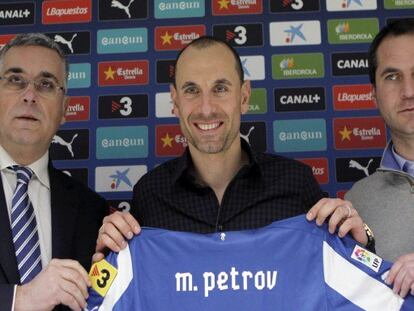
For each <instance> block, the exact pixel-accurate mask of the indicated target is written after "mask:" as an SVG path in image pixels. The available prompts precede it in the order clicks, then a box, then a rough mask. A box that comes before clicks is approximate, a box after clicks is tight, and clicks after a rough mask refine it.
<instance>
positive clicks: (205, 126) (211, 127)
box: [194, 122, 223, 131]
mask: <svg viewBox="0 0 414 311" xmlns="http://www.w3.org/2000/svg"><path fill="white" fill-rule="evenodd" d="M194 124H195V126H196V127H197V128H198V129H200V130H202V131H211V130H215V129H217V128H219V127H220V126H221V125H222V124H223V122H214V123H194Z"/></svg>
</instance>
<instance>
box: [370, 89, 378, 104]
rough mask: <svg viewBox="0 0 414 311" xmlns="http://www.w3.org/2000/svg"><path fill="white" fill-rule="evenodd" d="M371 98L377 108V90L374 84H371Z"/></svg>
mask: <svg viewBox="0 0 414 311" xmlns="http://www.w3.org/2000/svg"><path fill="white" fill-rule="evenodd" d="M371 93H372V100H373V101H374V103H375V106H377V108H378V104H377V92H376V91H375V85H373V86H372V92H371Z"/></svg>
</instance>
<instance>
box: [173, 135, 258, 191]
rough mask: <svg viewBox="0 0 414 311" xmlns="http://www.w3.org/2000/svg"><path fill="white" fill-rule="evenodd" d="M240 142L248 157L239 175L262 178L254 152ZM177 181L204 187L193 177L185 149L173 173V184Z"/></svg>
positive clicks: (191, 161) (244, 142) (191, 165)
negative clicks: (252, 175)
mask: <svg viewBox="0 0 414 311" xmlns="http://www.w3.org/2000/svg"><path fill="white" fill-rule="evenodd" d="M240 140H241V148H242V151H244V152H246V154H247V156H248V157H249V164H248V165H246V166H244V167H242V168H241V170H240V171H239V173H238V174H237V175H239V174H241V173H242V174H243V175H244V174H259V177H260V178H261V177H263V172H262V169H261V167H260V166H259V164H258V161H257V154H256V152H255V151H254V150H253V149H252V148H251V147H250V145H249V143H247V142H246V141H245V140H244V139H243V138H240ZM179 180H186V181H187V182H189V183H190V184H193V185H196V186H197V187H205V185H203V184H200V182H199V181H198V180H197V179H196V177H195V176H194V165H193V160H192V158H191V154H190V150H189V148H188V147H187V148H186V150H185V151H184V153H183V155H182V156H181V157H179V158H178V162H177V165H176V166H175V168H174V171H173V181H174V183H176V182H178V181H179Z"/></svg>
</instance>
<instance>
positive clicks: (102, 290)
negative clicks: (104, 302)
mask: <svg viewBox="0 0 414 311" xmlns="http://www.w3.org/2000/svg"><path fill="white" fill-rule="evenodd" d="M117 273H118V270H117V269H116V268H115V267H114V266H113V265H111V264H110V263H109V262H107V261H106V260H105V259H102V260H101V261H98V262H96V263H94V264H93V265H92V267H91V270H90V271H89V277H90V280H91V283H92V288H93V289H94V290H95V291H96V292H97V293H98V294H99V295H101V296H102V297H104V296H105V295H106V293H107V292H108V290H109V288H110V287H111V285H112V282H113V281H114V280H115V277H116V275H117Z"/></svg>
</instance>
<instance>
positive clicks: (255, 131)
mask: <svg viewBox="0 0 414 311" xmlns="http://www.w3.org/2000/svg"><path fill="white" fill-rule="evenodd" d="M240 137H241V138H243V139H244V140H245V141H247V142H248V144H249V145H250V147H251V148H252V149H253V150H255V151H257V152H265V151H266V150H267V144H266V141H267V139H266V123H265V122H242V123H241V124H240Z"/></svg>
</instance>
